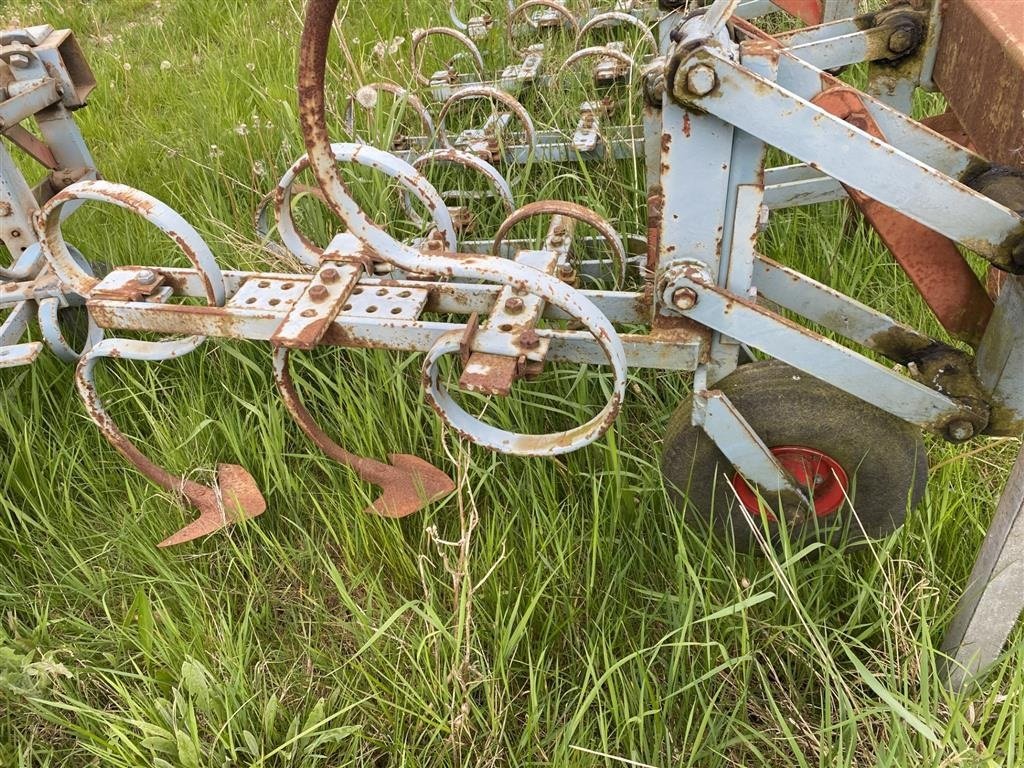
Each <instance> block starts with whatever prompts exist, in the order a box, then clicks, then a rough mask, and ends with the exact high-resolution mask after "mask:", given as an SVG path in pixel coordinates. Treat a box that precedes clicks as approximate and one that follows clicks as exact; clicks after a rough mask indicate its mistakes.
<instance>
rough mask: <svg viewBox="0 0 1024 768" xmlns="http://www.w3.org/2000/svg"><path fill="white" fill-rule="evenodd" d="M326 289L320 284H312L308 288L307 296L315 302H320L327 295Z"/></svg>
mask: <svg viewBox="0 0 1024 768" xmlns="http://www.w3.org/2000/svg"><path fill="white" fill-rule="evenodd" d="M328 293H329V292H328V290H327V288H326V287H324V286H322V285H314V286H313V287H311V288H310V289H309V298H310V299H312V300H313V301H316V302H321V301H323V300H324V299H326V298H327V296H328Z"/></svg>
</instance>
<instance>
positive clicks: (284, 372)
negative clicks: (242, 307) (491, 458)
mask: <svg viewBox="0 0 1024 768" xmlns="http://www.w3.org/2000/svg"><path fill="white" fill-rule="evenodd" d="M288 359H289V354H288V350H287V349H284V348H283V347H278V348H276V349H275V350H274V381H275V383H276V384H277V389H278V391H279V392H280V393H281V399H282V400H283V402H284V405H285V408H287V409H288V413H289V414H291V417H292V418H293V419H295V422H296V423H297V424H298V425H299V427H301V428H302V431H303V432H304V433H305V434H306V436H307V437H308V438H309V439H310V440H312V441H313V442H314V443H316V445H317V446H318V447H319V448H320V450H322V451H323V452H324V453H325V454H326V455H327V456H328V457H329V458H331V459H333V460H334V461H336V462H338V463H339V464H341V465H342V466H346V467H348V468H350V469H352V470H353V471H354V472H355V473H356V474H357V475H359V478H360V479H361V480H362V481H363V482H365V483H370V484H372V485H376V486H379V487H380V488H381V490H382V493H381V495H380V496H379V497H378V498H377V500H376V501H374V502H373V504H371V505H370V506H369V507H367V508H366V511H367V512H374V513H376V514H378V515H381V516H382V517H407V516H408V515H411V514H413V513H414V512H418V511H419V510H421V509H423V507H425V506H426V505H427V504H430V503H431V502H433V501H437V500H438V499H441V498H444V497H445V496H447V495H448V494H449V493H451V492H452V491H454V490H455V483H454V482H452V480H451V478H450V477H448V475H446V474H445V473H444V472H442V471H441V470H440V469H438V468H437V467H435V466H434V465H433V464H431V463H430V462H427V461H424V460H423V459H420V458H418V457H416V456H410V455H408V454H404V453H393V454H390V455H389V456H388V458H389V459H390V460H391V464H390V465H389V464H385V463H384V462H381V461H375V460H374V459H369V458H366V457H364V456H357V455H356V454H354V453H351V452H349V451H346V450H345V449H344V448H342V447H341V446H340V445H338V444H337V443H336V442H334V440H332V439H331V437H330V436H329V435H328V434H327V433H326V432H324V431H323V429H321V428H320V426H319V425H318V424H317V423H316V420H315V419H314V418H313V415H312V414H311V413H310V412H309V411H308V410H307V409H306V407H305V406H304V405H303V404H302V400H301V399H300V398H299V393H298V392H297V391H296V389H295V384H294V382H293V380H292V376H291V371H290V370H289V365H288Z"/></svg>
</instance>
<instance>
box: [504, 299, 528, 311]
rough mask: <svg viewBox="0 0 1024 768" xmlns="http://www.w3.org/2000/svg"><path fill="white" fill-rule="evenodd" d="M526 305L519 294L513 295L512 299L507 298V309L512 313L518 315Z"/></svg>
mask: <svg viewBox="0 0 1024 768" xmlns="http://www.w3.org/2000/svg"><path fill="white" fill-rule="evenodd" d="M525 306H526V305H525V304H524V303H523V300H522V299H520V298H519V297H518V296H513V297H512V298H510V299H505V311H506V312H508V313H509V314H512V315H518V314H519V313H520V312H522V311H523V307H525Z"/></svg>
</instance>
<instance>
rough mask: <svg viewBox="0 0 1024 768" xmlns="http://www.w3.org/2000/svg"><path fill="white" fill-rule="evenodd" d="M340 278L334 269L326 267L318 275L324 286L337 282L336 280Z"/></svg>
mask: <svg viewBox="0 0 1024 768" xmlns="http://www.w3.org/2000/svg"><path fill="white" fill-rule="evenodd" d="M340 277H341V275H339V274H338V270H336V269H335V268H334V267H328V268H327V269H325V270H323V271H322V272H321V273H320V280H321V281H322V282H323V283H325V284H326V285H331V284H332V283H336V282H338V278H340Z"/></svg>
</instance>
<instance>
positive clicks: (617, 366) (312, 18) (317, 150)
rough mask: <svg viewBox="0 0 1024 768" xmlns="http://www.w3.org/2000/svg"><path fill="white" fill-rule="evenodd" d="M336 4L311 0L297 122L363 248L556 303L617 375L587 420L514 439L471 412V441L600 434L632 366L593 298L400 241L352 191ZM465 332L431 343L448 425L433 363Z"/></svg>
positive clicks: (428, 365)
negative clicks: (337, 74) (334, 126)
mask: <svg viewBox="0 0 1024 768" xmlns="http://www.w3.org/2000/svg"><path fill="white" fill-rule="evenodd" d="M337 8H338V0H309V2H308V3H307V4H306V17H305V21H304V22H303V26H302V42H301V44H300V46H299V83H298V95H299V124H300V126H301V129H302V138H303V140H304V141H305V143H306V151H307V152H308V153H309V157H310V161H311V162H310V165H311V167H312V169H313V171H314V172H315V174H316V177H317V181H318V182H319V183H320V188H321V189H323V191H324V194H325V195H326V196H327V199H328V201H329V204H330V206H331V209H332V210H333V211H334V212H335V213H336V214H337V215H338V216H339V217H341V219H342V220H343V221H344V222H345V223H346V225H347V226H348V229H349V231H350V232H351V233H352V234H353V235H354V236H355V237H357V238H358V239H360V240H362V241H363V242H364V243H365V244H366V247H368V248H371V249H373V250H375V251H377V252H378V253H386V254H387V258H388V261H389V262H391V263H392V264H394V265H395V266H396V267H398V268H399V269H405V270H409V271H414V272H424V273H427V274H433V275H446V276H450V277H457V278H464V279H468V280H480V281H482V282H488V283H495V282H496V283H501V284H502V285H507V286H512V287H513V288H520V289H522V290H524V291H526V292H527V293H534V294H535V295H537V296H539V297H541V298H542V299H544V300H545V301H547V302H548V303H549V304H550V305H551V306H553V307H555V308H557V309H561V310H562V311H564V312H565V313H566V314H567V315H569V316H570V317H571V318H575V319H577V320H579V321H580V322H581V323H582V325H583V327H584V328H585V329H586V330H587V331H588V332H589V333H590V334H591V335H592V336H593V337H594V339H595V341H596V342H597V345H598V346H599V347H600V348H601V350H602V352H603V353H604V355H605V358H606V359H607V361H608V365H609V366H610V367H611V372H612V376H613V380H612V386H611V394H610V396H609V398H608V401H607V403H606V404H605V407H604V408H603V409H602V410H601V411H600V412H599V413H598V414H597V415H596V416H595V417H594V418H593V419H591V420H590V421H589V422H587V423H586V424H583V425H580V426H579V427H577V428H575V429H572V430H568V431H566V432H563V433H558V434H553V435H547V436H545V437H544V438H543V439H540V440H538V439H537V438H536V437H534V438H530V437H523V436H519V437H516V436H514V435H511V434H509V433H506V432H504V431H503V430H499V429H496V428H494V427H490V426H487V425H481V422H479V421H478V420H476V419H473V418H472V417H469V418H470V419H471V421H472V423H473V424H474V425H477V426H481V429H482V430H483V434H481V433H480V432H477V433H475V434H473V435H472V436H471V437H472V439H474V440H475V441H477V442H479V443H481V444H483V445H486V446H488V447H492V448H495V449H497V450H504V449H505V448H511V449H512V450H513V451H515V452H518V453H523V454H526V455H539V453H543V454H544V455H553V454H556V453H566V452H569V451H573V450H576V449H577V448H581V447H583V446H584V445H587V444H588V443H590V442H592V441H593V440H596V439H597V438H598V437H600V436H601V434H603V432H604V430H606V429H607V428H608V426H609V425H610V424H611V420H612V419H614V418H615V415H616V414H617V413H618V411H619V408H620V407H621V404H622V402H623V399H624V398H625V396H626V383H627V379H628V365H627V361H626V350H625V346H624V345H623V343H622V339H621V338H620V337H619V334H618V332H617V331H616V330H615V326H614V325H613V324H612V322H611V321H610V320H609V319H608V318H607V317H606V316H605V315H604V314H603V313H602V312H601V311H600V310H599V309H598V308H597V307H596V306H595V305H594V303H593V302H592V301H591V300H590V299H589V298H587V297H586V296H585V295H584V294H583V293H581V292H580V291H577V290H575V289H573V288H570V287H569V286H568V285H566V284H565V283H564V282H562V281H561V280H559V279H558V278H557V277H555V276H553V275H549V274H548V273H546V272H542V271H540V270H538V269H534V268H533V267H530V266H528V265H526V264H522V263H519V262H516V261H510V260H508V259H501V258H494V257H492V256H471V255H460V256H459V257H453V256H448V255H445V254H431V253H423V252H421V251H418V250H416V249H414V248H412V247H410V246H408V245H406V244H404V243H401V242H399V241H397V240H395V239H394V238H393V237H391V236H390V235H389V234H388V233H387V232H385V231H384V230H383V229H381V227H379V226H378V225H377V224H375V223H374V222H373V221H371V220H370V219H369V218H368V217H367V216H366V213H365V212H364V211H363V210H362V209H360V208H359V205H358V204H357V203H356V201H355V199H354V198H353V197H352V193H351V192H350V190H349V189H348V187H347V186H346V185H345V182H344V181H343V180H342V178H341V175H340V174H339V173H338V168H337V165H336V164H335V162H334V158H333V156H332V154H331V149H330V142H331V139H330V131H329V130H328V127H327V100H326V96H325V93H324V80H325V76H326V72H327V52H328V48H329V46H330V39H331V28H332V25H333V21H334V16H335V11H336V10H337ZM462 334H463V331H457V332H455V333H454V334H446V336H445V337H442V339H440V340H439V342H438V343H437V344H435V345H434V346H433V347H432V348H431V351H430V352H429V353H428V355H427V357H426V358H425V359H424V368H423V380H424V385H425V386H426V388H427V389H426V395H427V397H428V399H431V398H432V399H431V405H432V407H434V408H435V409H437V410H438V412H439V413H440V414H441V417H442V418H443V419H445V420H446V421H447V423H449V424H451V423H452V420H451V415H452V414H455V415H456V416H455V417H456V418H458V412H457V410H456V409H457V408H458V406H457V404H454V403H452V404H449V402H448V401H446V400H445V397H446V396H445V394H444V392H443V390H442V389H440V388H439V387H438V381H437V365H436V363H437V360H438V356H439V355H443V354H447V353H449V352H451V351H458V349H459V346H460V339H461V337H462ZM452 344H454V347H453V346H451V345H452ZM463 413H465V412H464V411H463ZM467 416H468V415H467ZM509 438H511V440H512V442H511V443H508V442H506V441H507V440H508V439H509ZM550 441H554V442H553V443H552V442H550Z"/></svg>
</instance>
